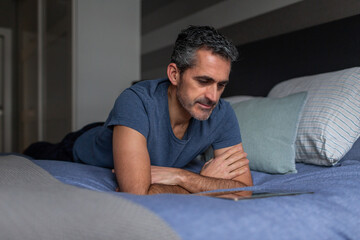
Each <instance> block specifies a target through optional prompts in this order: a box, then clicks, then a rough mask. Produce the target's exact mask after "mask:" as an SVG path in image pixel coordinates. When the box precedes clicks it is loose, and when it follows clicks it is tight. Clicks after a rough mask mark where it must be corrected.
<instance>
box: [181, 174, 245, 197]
mask: <svg viewBox="0 0 360 240" xmlns="http://www.w3.org/2000/svg"><path fill="white" fill-rule="evenodd" d="M179 171H180V172H179V182H178V185H179V186H181V187H183V188H185V189H186V190H187V191H189V192H191V193H197V192H203V191H211V190H216V189H229V188H240V187H247V185H246V184H244V183H242V182H239V181H235V180H231V179H220V178H212V177H205V176H202V175H199V174H196V173H193V172H189V171H186V170H183V169H179Z"/></svg>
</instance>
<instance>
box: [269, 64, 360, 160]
mask: <svg viewBox="0 0 360 240" xmlns="http://www.w3.org/2000/svg"><path fill="white" fill-rule="evenodd" d="M302 91H307V92H308V100H307V103H306V104H305V107H304V110H303V112H302V116H301V119H300V123H299V127H298V133H297V138H296V161H297V162H304V163H310V164H316V165H327V166H331V165H334V164H336V163H337V162H338V161H339V160H340V159H341V158H342V157H343V156H344V155H345V154H346V153H347V152H348V151H349V150H350V148H351V147H352V145H353V144H354V142H355V141H356V140H357V139H358V138H359V136H360V68H359V67H355V68H349V69H345V70H341V71H337V72H330V73H323V74H318V75H313V76H306V77H300V78H295V79H291V80H288V81H285V82H282V83H279V84H278V85H276V86H275V87H274V88H273V89H272V90H271V91H270V93H269V95H268V96H269V97H283V96H287V95H289V94H293V93H296V92H302Z"/></svg>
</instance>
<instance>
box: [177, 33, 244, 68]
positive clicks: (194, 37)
mask: <svg viewBox="0 0 360 240" xmlns="http://www.w3.org/2000/svg"><path fill="white" fill-rule="evenodd" d="M199 49H206V50H210V51H211V52H212V53H213V54H215V55H219V56H221V57H223V58H224V59H227V60H228V61H230V62H233V61H235V60H236V59H237V57H238V51H237V49H236V47H235V46H234V45H233V44H232V43H231V42H230V41H229V40H228V39H226V38H225V37H224V36H223V35H222V34H220V33H219V32H218V31H216V29H214V28H213V27H210V26H189V27H188V28H186V29H184V30H182V31H181V32H180V34H179V35H178V37H177V39H176V42H175V46H174V49H173V53H172V55H171V62H172V63H175V64H176V66H177V67H178V69H179V70H180V74H182V73H183V72H184V71H185V70H186V69H188V68H191V67H193V66H194V65H195V64H196V51H197V50H199Z"/></svg>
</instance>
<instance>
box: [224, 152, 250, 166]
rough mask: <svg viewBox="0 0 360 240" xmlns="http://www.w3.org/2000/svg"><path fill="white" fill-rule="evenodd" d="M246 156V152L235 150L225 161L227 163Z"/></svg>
mask: <svg viewBox="0 0 360 240" xmlns="http://www.w3.org/2000/svg"><path fill="white" fill-rule="evenodd" d="M246 157H247V153H246V152H236V153H234V154H233V155H231V156H229V157H228V158H227V159H226V161H227V163H228V165H230V164H232V163H234V162H236V161H239V160H240V159H243V158H246Z"/></svg>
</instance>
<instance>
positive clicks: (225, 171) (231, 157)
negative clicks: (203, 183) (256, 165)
mask: <svg viewBox="0 0 360 240" xmlns="http://www.w3.org/2000/svg"><path fill="white" fill-rule="evenodd" d="M246 157H247V154H246V153H245V152H244V151H243V149H242V147H241V146H234V147H231V148H229V149H227V150H226V151H225V152H223V153H221V154H219V155H218V156H216V157H215V158H212V159H211V160H209V161H208V162H207V163H205V165H204V166H203V168H202V170H201V172H200V175H202V176H207V177H213V178H222V179H234V178H236V177H239V176H240V175H242V174H244V173H246V172H247V171H248V170H247V168H246V167H247V166H248V164H249V160H248V159H247V158H246Z"/></svg>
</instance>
